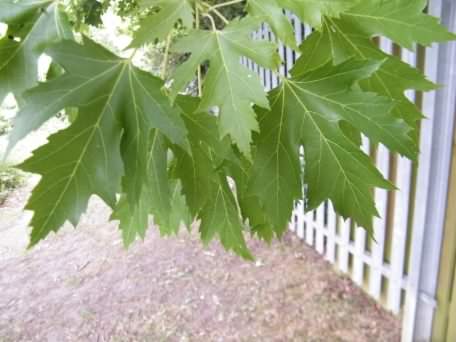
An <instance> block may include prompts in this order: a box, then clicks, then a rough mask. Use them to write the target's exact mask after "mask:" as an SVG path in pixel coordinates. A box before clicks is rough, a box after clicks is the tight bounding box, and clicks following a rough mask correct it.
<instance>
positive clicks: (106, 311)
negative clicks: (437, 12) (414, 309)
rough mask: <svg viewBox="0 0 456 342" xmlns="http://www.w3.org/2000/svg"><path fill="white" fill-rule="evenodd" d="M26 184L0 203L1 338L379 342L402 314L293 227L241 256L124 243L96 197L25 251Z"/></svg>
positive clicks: (394, 333)
mask: <svg viewBox="0 0 456 342" xmlns="http://www.w3.org/2000/svg"><path fill="white" fill-rule="evenodd" d="M28 193H29V187H28V188H25V189H22V190H19V191H17V192H16V193H14V194H13V195H12V196H10V198H9V199H8V200H7V202H6V203H5V205H4V206H3V207H2V208H0V341H2V342H6V341H56V342H61V341H153V342H154V341H325V342H326V341H330V342H332V341H349V342H357V341H360V342H361V341H367V342H374V341H387V342H394V341H399V340H400V321H399V320H398V319H397V318H394V317H393V316H392V315H390V314H388V313H386V312H384V311H383V310H382V309H380V308H379V307H378V306H377V305H376V304H375V302H373V301H372V300H370V299H369V298H368V297H367V296H366V295H364V294H363V292H362V291H361V290H359V289H357V288H356V287H354V286H353V285H352V284H351V283H350V281H349V280H347V279H344V278H342V277H340V276H339V275H337V274H336V272H335V271H334V270H333V268H332V266H331V265H329V264H328V263H326V262H325V261H324V260H323V259H322V258H321V257H319V256H318V255H317V254H316V252H314V251H313V250H312V249H310V248H308V247H306V246H305V245H304V244H303V243H301V242H300V241H299V240H298V239H297V238H295V237H294V236H293V235H291V234H290V235H289V236H287V237H286V238H285V239H284V241H282V242H277V243H274V244H273V246H272V248H269V247H268V246H265V245H263V244H261V243H258V242H255V241H249V244H250V246H252V249H253V251H254V253H255V255H256V256H257V260H256V262H253V263H249V262H244V261H242V260H241V259H239V258H238V257H235V256H232V255H230V254H227V253H226V252H225V251H223V249H222V248H220V246H219V245H217V244H214V245H212V246H210V247H209V248H206V249H205V248H203V247H202V246H201V244H200V242H199V241H198V239H197V236H196V234H188V233H185V232H182V233H181V235H179V236H178V237H176V238H171V239H162V238H160V237H159V234H157V232H156V231H155V230H154V229H150V231H149V233H148V237H147V239H146V241H145V242H137V243H136V244H135V245H134V246H133V247H132V248H131V249H130V250H128V251H126V250H124V249H123V246H122V242H121V240H120V234H119V233H118V231H117V228H116V225H115V224H113V223H111V224H106V221H107V218H108V216H109V211H108V210H107V209H106V208H105V207H104V206H103V205H102V203H100V202H99V201H96V200H95V201H93V203H92V205H91V207H90V212H89V213H88V214H87V215H86V216H85V217H84V219H83V221H82V222H81V224H80V226H79V227H78V229H77V230H76V231H73V229H72V228H69V227H66V228H65V229H64V231H63V232H61V233H59V234H58V235H52V236H50V237H49V238H48V239H47V240H46V241H44V242H43V243H41V244H40V245H39V246H38V247H36V248H35V249H33V250H31V251H28V252H25V251H24V248H25V246H26V244H27V228H26V227H27V222H28V219H29V218H30V213H25V214H24V213H23V212H22V211H21V207H22V206H23V204H24V202H25V199H26V197H27V196H28Z"/></svg>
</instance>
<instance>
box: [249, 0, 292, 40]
mask: <svg viewBox="0 0 456 342" xmlns="http://www.w3.org/2000/svg"><path fill="white" fill-rule="evenodd" d="M279 1H280V0H249V1H248V8H247V10H248V12H249V13H250V14H251V15H252V16H256V17H260V18H261V17H262V18H264V20H265V21H266V22H267V23H268V24H269V25H270V26H271V28H272V30H273V31H274V34H275V35H276V37H277V38H279V39H280V40H281V41H282V42H283V43H284V44H285V45H288V46H291V47H292V48H295V49H296V48H297V44H296V38H295V34H294V30H293V27H292V26H291V23H290V21H289V20H288V18H287V17H286V16H285V15H284V14H283V10H282V7H281V6H280V3H279Z"/></svg>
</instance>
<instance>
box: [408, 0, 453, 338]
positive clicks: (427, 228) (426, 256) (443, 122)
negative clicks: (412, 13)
mask: <svg viewBox="0 0 456 342" xmlns="http://www.w3.org/2000/svg"><path fill="white" fill-rule="evenodd" d="M429 12H430V14H432V15H435V16H441V18H442V21H443V23H444V24H446V25H447V26H448V27H449V28H450V30H455V29H456V21H455V17H456V4H455V3H454V1H450V0H443V1H442V0H433V1H431V3H430V6H429ZM452 46H454V43H451V44H443V45H441V46H440V47H438V46H433V47H432V48H430V49H429V50H428V54H427V56H426V60H427V63H426V75H428V76H430V78H431V79H432V80H434V81H436V82H437V83H440V84H445V87H444V88H442V89H440V90H439V91H437V92H435V93H430V94H426V95H425V97H424V111H425V114H426V115H427V116H428V120H424V121H423V125H422V134H421V148H422V155H421V159H420V165H419V168H418V189H417V195H416V198H417V200H416V209H415V217H414V234H413V242H412V255H411V263H412V266H411V270H410V283H409V286H408V288H407V290H408V295H407V303H406V308H405V316H404V327H403V340H404V341H413V340H425V339H429V337H430V336H431V330H432V321H433V316H434V310H435V305H436V302H435V299H434V296H435V291H436V286H437V273H438V269H439V258H440V249H441V243H442V233H443V225H444V217H445V209H446V201H447V190H448V176H449V167H450V157H451V143H452V138H453V127H454V91H455V86H456V85H455V83H456V70H455V63H454V61H455V58H456V55H455V54H454V47H452Z"/></svg>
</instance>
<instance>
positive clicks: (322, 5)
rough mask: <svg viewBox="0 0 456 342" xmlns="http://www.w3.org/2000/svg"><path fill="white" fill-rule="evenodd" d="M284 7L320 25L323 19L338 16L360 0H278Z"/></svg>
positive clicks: (310, 23) (312, 24)
mask: <svg viewBox="0 0 456 342" xmlns="http://www.w3.org/2000/svg"><path fill="white" fill-rule="evenodd" d="M277 1H278V2H279V3H280V4H281V5H282V6H283V7H285V8H288V9H289V10H291V11H293V12H294V13H295V14H296V15H297V16H298V17H299V19H301V20H302V21H303V22H305V23H308V24H309V25H311V26H313V27H317V28H318V27H320V26H321V23H322V19H323V17H324V16H326V17H338V16H339V15H340V14H341V13H343V12H344V11H346V10H348V9H349V8H351V7H353V5H355V4H357V3H358V2H359V0H277Z"/></svg>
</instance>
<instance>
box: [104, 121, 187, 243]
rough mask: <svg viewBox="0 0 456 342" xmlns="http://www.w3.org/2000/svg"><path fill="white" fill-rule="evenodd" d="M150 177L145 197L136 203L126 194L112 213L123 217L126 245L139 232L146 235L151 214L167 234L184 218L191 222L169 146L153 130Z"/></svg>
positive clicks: (122, 228) (120, 218) (150, 150)
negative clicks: (172, 172) (173, 177)
mask: <svg viewBox="0 0 456 342" xmlns="http://www.w3.org/2000/svg"><path fill="white" fill-rule="evenodd" d="M147 161H148V169H147V175H148V177H147V180H146V182H145V183H144V184H143V187H142V189H141V197H140V198H139V200H138V201H137V202H135V203H133V204H132V203H131V202H130V201H128V200H127V198H126V196H124V197H122V198H121V199H120V201H119V203H118V205H117V207H116V209H115V210H114V213H113V215H112V219H113V220H119V221H120V224H119V226H120V229H121V231H122V236H123V241H124V244H125V246H127V247H128V246H129V245H130V244H131V243H133V242H134V240H135V239H136V236H137V235H139V236H140V237H141V238H143V239H144V237H145V233H146V230H147V227H148V226H149V217H150V216H153V218H154V222H155V223H156V224H157V225H158V226H159V228H160V231H161V232H162V234H163V235H170V234H172V233H177V232H178V230H179V226H180V223H181V221H182V222H184V223H185V224H190V221H191V220H190V219H189V213H188V210H187V207H186V203H185V199H184V198H183V196H182V195H181V186H180V183H179V182H177V181H173V182H170V181H169V177H168V146H167V143H166V141H165V139H164V137H163V135H162V134H161V133H159V132H158V131H157V130H153V131H152V134H151V143H150V147H149V155H148V157H147Z"/></svg>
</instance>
